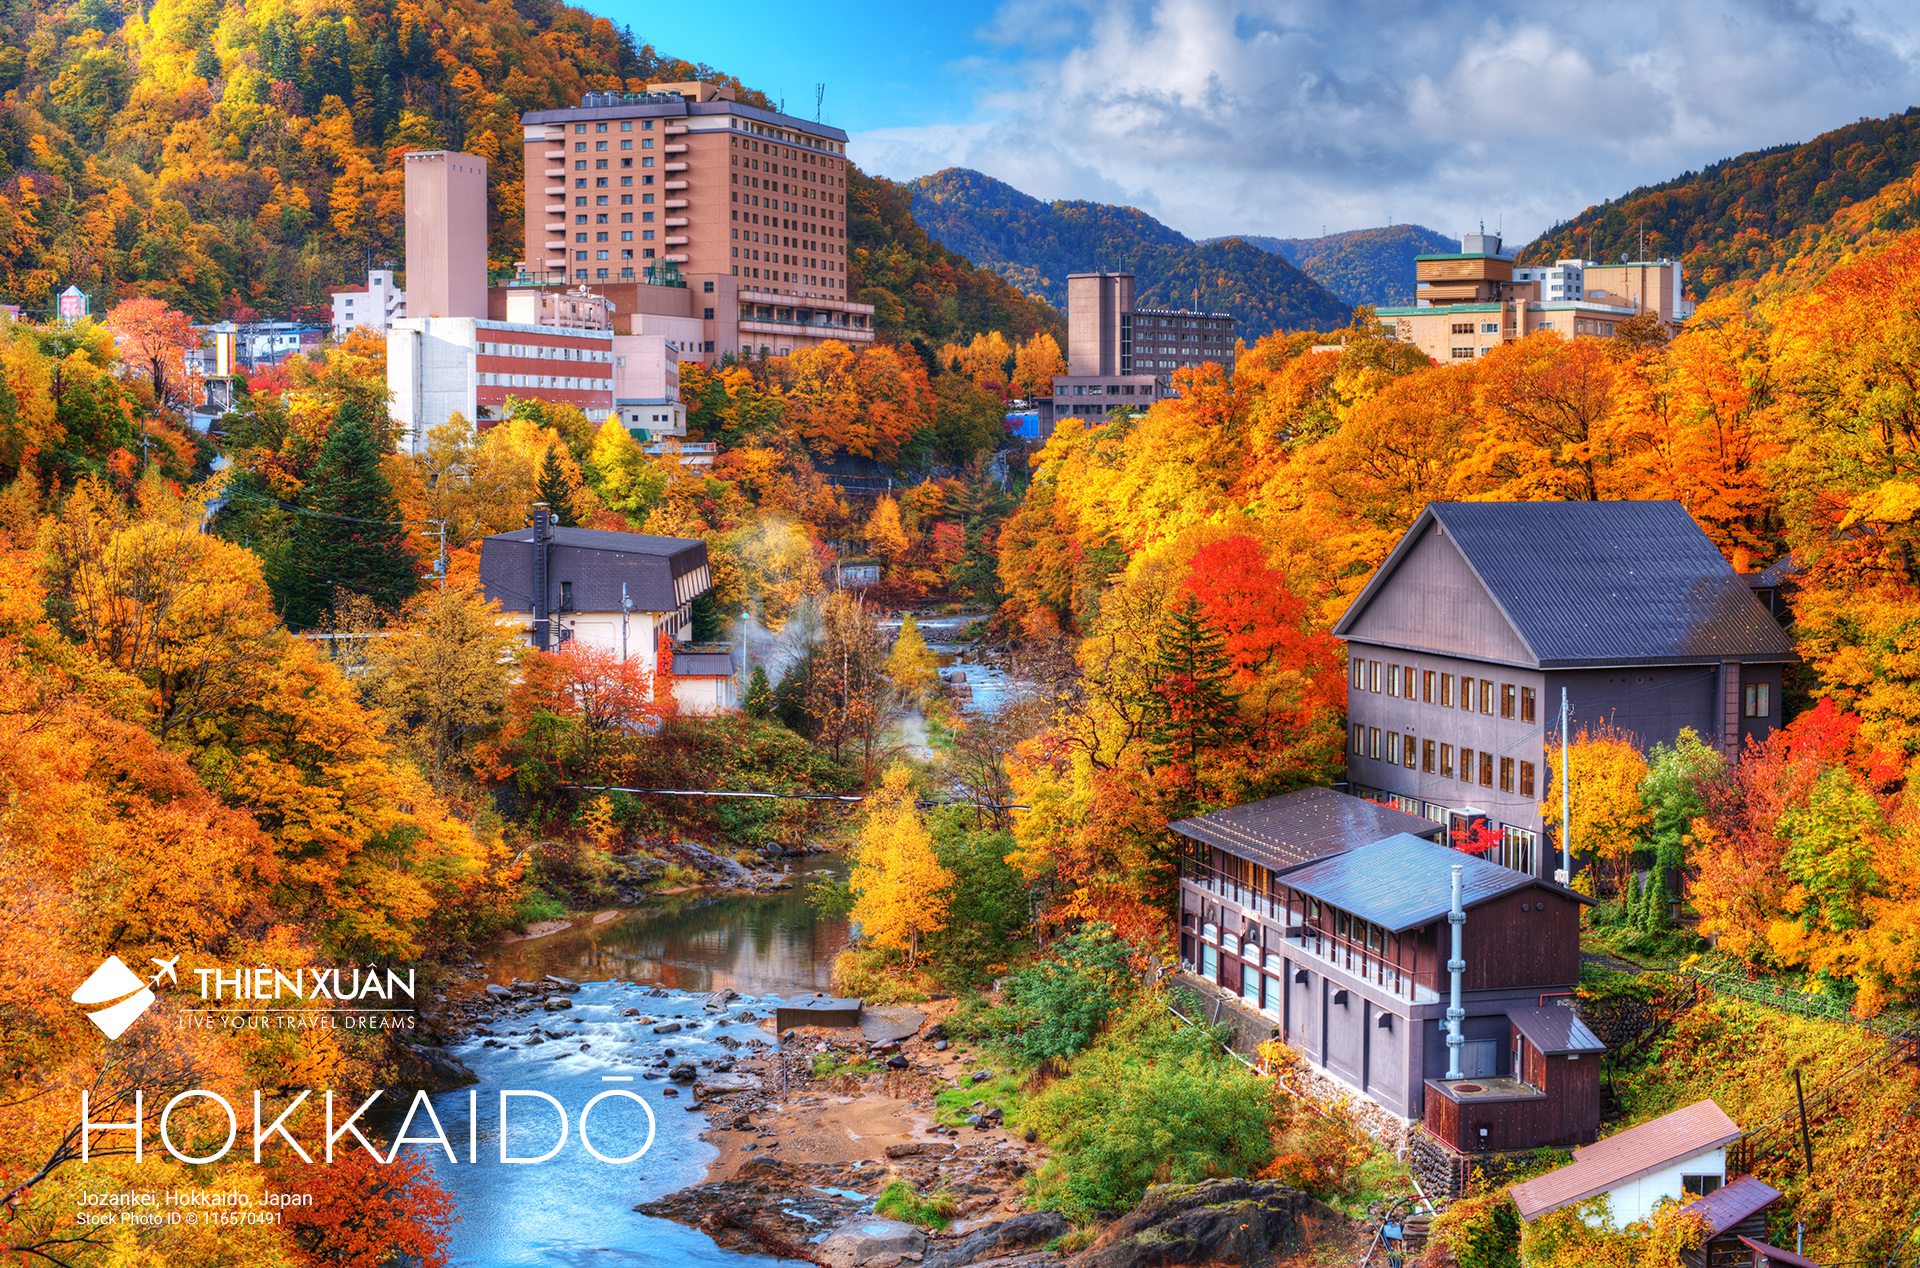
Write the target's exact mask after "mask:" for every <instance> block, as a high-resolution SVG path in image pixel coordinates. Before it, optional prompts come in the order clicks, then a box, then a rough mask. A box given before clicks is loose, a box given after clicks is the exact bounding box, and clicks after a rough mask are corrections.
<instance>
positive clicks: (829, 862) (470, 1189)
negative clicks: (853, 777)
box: [414, 855, 846, 1268]
mask: <svg viewBox="0 0 1920 1268" xmlns="http://www.w3.org/2000/svg"><path fill="white" fill-rule="evenodd" d="M844 870H845V864H844V861H843V860H842V859H840V858H839V857H838V856H835V855H823V856H820V857H818V858H814V859H809V860H807V862H806V864H805V866H803V867H802V868H800V869H796V873H795V876H794V880H795V882H796V884H795V887H794V888H793V889H791V890H784V891H781V892H779V893H776V894H769V895H765V896H758V897H756V896H749V895H729V896H712V895H705V894H682V895H675V896H670V897H666V898H661V899H656V900H654V901H652V902H649V903H648V904H647V905H646V906H645V907H641V908H635V909H632V910H629V911H623V912H621V913H619V914H618V915H617V916H616V917H615V918H614V919H611V920H607V921H603V922H602V923H600V924H598V925H590V926H588V927H587V928H585V929H576V930H570V931H567V932H564V933H559V934H555V935H553V936H552V937H548V938H541V939H537V940H534V941H530V942H518V943H512V944H509V945H507V946H505V947H501V948H498V949H496V950H495V951H494V952H493V953H492V954H491V956H490V963H489V966H488V967H489V977H490V978H491V980H493V981H497V982H503V983H504V982H507V981H509V980H511V979H512V978H514V977H516V976H518V977H521V978H529V979H531V978H538V977H540V976H541V975H543V974H547V973H553V974H557V975H559V976H561V977H570V978H573V979H574V980H576V981H580V982H586V983H589V985H587V986H586V987H585V988H584V989H582V990H581V991H580V992H579V993H578V994H576V995H574V996H573V997H572V998H573V1007H572V1008H569V1009H565V1010H562V1011H560V1012H557V1013H548V1012H545V1011H535V1012H531V1013H524V1014H504V1015H502V1016H501V1017H500V1018H499V1019H498V1020H496V1021H495V1022H493V1023H492V1025H491V1028H492V1029H493V1030H494V1031H495V1032H496V1033H495V1040H496V1042H501V1043H504V1045H505V1046H504V1047H498V1048H489V1047H486V1046H485V1040H486V1038H487V1037H486V1036H474V1037H473V1038H471V1039H469V1040H467V1041H466V1042H464V1043H462V1044H460V1045H458V1046H457V1047H455V1048H454V1054H455V1055H456V1056H458V1057H459V1058H460V1059H461V1060H462V1061H464V1062H466V1064H467V1066H468V1068H470V1069H471V1070H472V1071H473V1072H474V1073H475V1074H477V1075H479V1076H480V1083H479V1086H478V1089H477V1090H478V1092H479V1098H478V1103H479V1106H480V1116H479V1125H478V1128H477V1141H478V1148H479V1151H480V1157H481V1159H482V1161H481V1162H480V1163H479V1164H478V1165H471V1166H470V1165H465V1158H466V1150H465V1147H464V1145H465V1138H466V1128H465V1124H466V1122H467V1106H468V1104H469V1101H468V1092H467V1090H464V1089H463V1090H461V1091H457V1092H446V1093H442V1094H440V1095H438V1096H436V1097H434V1098H433V1102H434V1108H435V1110H436V1111H437V1112H438V1113H439V1115H440V1118H441V1121H442V1122H444V1123H446V1124H447V1125H448V1126H447V1130H448V1132H449V1133H450V1135H451V1136H452V1137H453V1138H454V1139H455V1141H456V1142H457V1143H458V1144H459V1146H460V1150H459V1152H460V1157H461V1160H462V1162H461V1164H460V1165H449V1164H448V1163H447V1162H446V1160H445V1158H444V1156H443V1155H442V1154H441V1153H440V1151H439V1150H438V1149H425V1150H421V1149H419V1148H418V1147H414V1148H415V1149H416V1152H419V1153H420V1154H421V1155H422V1156H423V1157H424V1158H425V1159H427V1160H428V1161H430V1162H431V1163H432V1164H433V1169H434V1174H435V1177H436V1178H437V1179H438V1180H439V1181H440V1183H441V1185H442V1186H443V1187H444V1188H445V1189H446V1190H447V1192H448V1194H449V1195H450V1196H451V1197H452V1198H453V1200H454V1206H455V1210H456V1212H457V1213H458V1215H459V1221H458V1222H457V1223H456V1224H455V1225H454V1228H453V1235H452V1242H453V1244H452V1247H451V1261H452V1262H453V1263H454V1264H458V1265H465V1266H469V1268H496V1266H503V1265H526V1266H528V1268H535V1266H538V1268H553V1266H556V1265H609V1266H611V1265H619V1266H620V1268H640V1266H647V1268H656V1266H657V1268H669V1266H670V1268H776V1265H779V1264H780V1263H781V1262H782V1261H779V1260H775V1259H771V1258H768V1257H766V1256H763V1255H741V1254H735V1253H732V1252H729V1251H723V1250H721V1249H720V1248H719V1247H718V1246H715V1245H714V1243H713V1240H712V1239H711V1238H709V1237H708V1236H707V1235H706V1234H704V1233H702V1232H700V1231H699V1230H697V1229H691V1228H687V1227H685V1226H683V1225H680V1224H675V1223H673V1222H671V1221H668V1220H658V1219H649V1218H647V1217H645V1216H642V1215H638V1214H636V1213H635V1212H634V1210H633V1206H634V1204H635V1203H637V1202H645V1201H650V1200H651V1199H653V1198H656V1197H660V1196H661V1195H663V1194H666V1193H671V1192H672V1191H674V1190H675V1189H679V1188H684V1187H685V1186H687V1185H689V1184H694V1183H697V1182H698V1181H699V1179H700V1177H701V1176H702V1175H703V1174H704V1172H705V1170H706V1166H707V1164H708V1163H709V1162H711V1161H712V1160H713V1158H714V1156H715V1153H716V1151H715V1150H714V1148H713V1146H711V1145H709V1144H707V1143H706V1142H705V1141H703V1140H701V1139H699V1134H700V1132H702V1131H704V1130H705V1128H706V1116H705V1115H703V1114H694V1113H689V1112H688V1111H687V1106H688V1105H689V1103H690V1102H691V1100H692V1097H691V1096H690V1095H689V1094H688V1093H687V1092H686V1091H685V1090H681V1091H680V1093H679V1095H678V1096H669V1095H668V1094H667V1090H668V1088H669V1087H671V1086H672V1085H670V1084H668V1083H667V1082H665V1081H664V1080H663V1079H661V1078H659V1077H658V1075H659V1073H660V1070H659V1069H658V1068H657V1067H655V1066H654V1064H653V1063H654V1062H656V1061H658V1060H660V1059H662V1058H664V1057H666V1054H667V1052H668V1050H672V1052H673V1054H674V1055H673V1057H671V1058H668V1059H669V1060H672V1061H681V1060H695V1061H697V1060H700V1059H702V1058H705V1059H707V1060H709V1061H716V1060H724V1059H725V1058H727V1057H729V1056H733V1055H735V1054H736V1053H741V1054H744V1050H743V1049H729V1048H727V1047H726V1046H725V1045H723V1044H721V1043H720V1042H718V1040H719V1039H720V1038H721V1037H723V1036H725V1037H727V1038H729V1039H730V1040H737V1041H740V1042H745V1041H747V1040H749V1039H753V1038H760V1039H767V1038H770V1035H769V1034H768V1032H767V1031H765V1030H762V1029H761V1028H760V1027H759V1026H758V1025H757V1024H756V1023H753V1022H745V1021H739V1020H736V1019H737V1018H738V1017H739V1016H740V1015H741V1013H742V1012H743V1010H748V1009H751V1010H753V1011H754V1012H756V1013H757V1014H758V1015H759V1016H761V1017H765V1016H767V1015H769V1014H771V1013H772V1011H773V1009H774V1007H775V1005H776V1004H777V1002H778V999H779V998H781V997H786V996H790V995H794V994H798V993H800V992H803V991H812V990H825V989H826V988H827V984H828V978H829V976H830V974H831V972H832V967H833V957H834V956H835V955H836V954H837V953H838V952H839V950H840V949H841V947H843V946H844V945H845V942H846V922H845V921H844V920H831V921H823V920H819V919H817V918H816V917H815V914H814V912H813V910H812V908H811V907H809V906H808V904H807V900H806V894H805V891H804V889H803V888H802V886H803V884H804V882H805V881H807V880H810V879H813V878H814V877H816V876H818V875H821V874H831V875H840V874H843V873H844ZM651 987H660V988H663V989H666V990H671V991H676V992H680V991H685V992H691V993H693V994H674V995H670V996H666V997H664V998H662V997H655V996H650V995H648V994H647V993H646V992H647V990H648V988H651ZM723 988H724V989H731V990H734V991H737V992H739V993H740V994H741V995H742V996H744V997H745V998H744V999H741V1000H736V1001H735V1002H734V1003H733V1004H732V1005H731V1006H730V1007H729V1008H728V1009H727V1010H726V1011H725V1012H724V1013H722V1014H718V1015H715V1014H709V1013H707V1012H706V1011H705V1009H704V1008H703V1007H702V1001H701V1000H700V999H698V998H696V996H697V995H698V994H699V993H704V992H708V991H717V990H721V989H723ZM629 1008H635V1009H639V1010H640V1011H641V1013H642V1014H643V1015H644V1016H645V1017H646V1018H647V1019H648V1020H645V1021H642V1020H640V1019H639V1018H633V1017H626V1016H623V1015H622V1014H623V1013H624V1011H625V1010H626V1009H629ZM669 1020H671V1021H677V1022H679V1023H680V1024H681V1025H682V1026H683V1029H681V1030H679V1031H677V1032H675V1033H672V1034H668V1035H657V1034H655V1033H654V1030H653V1027H654V1024H655V1022H662V1023H664V1022H667V1021H669ZM536 1027H537V1028H539V1029H540V1030H542V1031H543V1032H544V1034H543V1036H542V1042H540V1043H538V1044H533V1043H529V1042H528V1040H529V1039H530V1038H531V1037H532V1032H533V1031H534V1029H535V1028H536ZM649 1074H653V1075H654V1076H655V1077H653V1078H648V1077H647V1075H649ZM609 1075H612V1076H616V1077H622V1076H624V1078H625V1079H630V1080H631V1081H630V1082H627V1081H621V1082H607V1081H606V1079H607V1077H608V1076H609ZM503 1088H513V1089H528V1090H534V1091H540V1092H545V1093H546V1094H548V1095H550V1096H552V1097H554V1098H555V1099H556V1100H558V1101H559V1102H560V1104H561V1105H562V1106H563V1107H565V1109H566V1112H567V1114H568V1117H569V1119H570V1120H571V1122H572V1123H573V1124H574V1125H575V1126H576V1132H575V1134H574V1136H573V1137H572V1139H569V1141H568V1142H567V1144H566V1146H565V1147H564V1148H563V1149H562V1150H561V1152H560V1154H559V1155H558V1156H556V1157H555V1158H553V1159H552V1160H551V1161H549V1162H544V1163H540V1164H537V1165H529V1166H515V1165H510V1164H509V1165H502V1164H501V1163H500V1162H499V1161H498V1158H499V1135H498V1132H499V1122H498V1110H497V1107H498V1104H499V1099H500V1091H501V1089H503ZM611 1088H622V1089H627V1090H631V1091H632V1092H634V1093H636V1094H638V1095H639V1096H641V1097H642V1098H644V1099H645V1101H646V1103H647V1106H648V1108H650V1109H651V1110H652V1111H653V1119H654V1122H655V1123H656V1124H657V1126H656V1130H655V1137H654V1144H653V1146H652V1148H651V1149H649V1150H648V1152H647V1154H646V1155H645V1156H644V1157H642V1158H641V1159H640V1160H639V1161H638V1162H635V1163H632V1164H630V1165H626V1166H613V1165H609V1164H607V1163H603V1162H598V1161H596V1160H594V1159H593V1158H592V1157H591V1156H590V1155H588V1154H587V1153H585V1152H584V1151H583V1150H581V1148H580V1147H579V1142H578V1135H577V1124H578V1122H579V1116H580V1112H581V1110H582V1109H584V1108H585V1106H586V1104H587V1102H588V1101H589V1100H591V1099H592V1098H593V1097H594V1096H596V1095H598V1094H600V1093H602V1092H605V1091H607V1090H609V1089H611ZM522 1106H525V1108H524V1109H522ZM513 1115H514V1118H513V1133H512V1134H513V1141H512V1152H513V1153H514V1154H516V1155H536V1154H538V1153H540V1152H543V1151H544V1150H545V1148H546V1147H547V1145H548V1144H550V1143H551V1141H552V1139H553V1137H552V1135H551V1133H552V1131H553V1129H554V1128H553V1124H554V1123H555V1122H556V1121H557V1120H555V1119H554V1116H553V1113H552V1111H551V1109H549V1108H542V1107H541V1106H540V1104H538V1103H537V1102H535V1101H533V1100H523V1101H520V1102H518V1103H516V1104H515V1107H514V1110H513ZM523 1119H524V1120H525V1121H526V1123H527V1124H528V1126H527V1128H526V1129H525V1130H526V1131H527V1133H528V1134H527V1136H526V1138H525V1140H524V1141H523V1139H522V1131H523V1128H522V1126H521V1123H522V1121H523ZM456 1124H457V1126H456ZM645 1130H646V1119H645V1116H644V1114H642V1113H640V1112H639V1110H638V1107H636V1106H633V1105H632V1104H631V1102H627V1103H625V1104H621V1103H618V1102H610V1103H604V1104H603V1106H602V1107H601V1108H597V1109H595V1110H594V1118H593V1139H594V1144H595V1147H596V1148H598V1149H599V1150H600V1152H602V1153H604V1154H607V1155H609V1156H615V1157H617V1156H619V1155H621V1154H624V1153H627V1152H630V1151H631V1150H632V1149H634V1148H637V1147H638V1145H639V1142H640V1141H642V1140H644V1138H645ZM489 1158H491V1159H493V1161H487V1159H489Z"/></svg>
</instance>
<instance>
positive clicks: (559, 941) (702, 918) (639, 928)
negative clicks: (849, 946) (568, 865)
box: [488, 854, 847, 995]
mask: <svg viewBox="0 0 1920 1268" xmlns="http://www.w3.org/2000/svg"><path fill="white" fill-rule="evenodd" d="M845 870H846V865H845V861H844V859H842V858H841V856H839V855H833V854H828V855H820V856H818V857H815V858H811V859H808V860H806V862H805V863H804V864H803V865H802V866H801V867H799V868H796V869H795V871H794V875H793V877H792V879H793V881H794V887H793V888H792V889H788V890H782V891H780V892H778V893H774V894H767V895H753V894H728V895H712V894H701V893H692V894H675V895H669V896H667V897H665V898H657V899H654V900H653V901H651V902H649V903H648V904H647V905H646V906H645V907H636V908H632V909H629V910H626V911H622V912H619V913H617V914H616V915H615V916H613V918H612V919H609V920H606V921H603V922H601V923H599V924H589V925H587V926H586V927H584V928H576V929H571V930H567V931H565V932H563V933H557V934H554V935H552V936H550V937H546V938H538V939H535V940H533V941H530V942H514V943H509V944H507V945H506V946H504V947H500V948H497V949H495V950H494V951H493V952H492V953H491V954H490V955H489V957H488V968H489V970H490V972H489V980H490V981H495V982H501V983H506V982H509V981H511V980H512V979H513V978H515V977H520V978H523V979H526V980H529V981H531V980H534V979H537V978H539V977H541V976H543V975H544V974H548V973H553V974H557V975H559V976H560V977H570V978H573V979H574V980H576V981H581V982H587V981H608V980H618V981H627V982H640V983H643V984H645V985H647V986H659V987H663V988H665V989H667V990H674V991H693V992H703V991H717V990H723V989H726V990H735V991H738V992H740V993H741V994H742V995H760V994H765V993H767V992H775V993H779V992H786V993H797V992H800V991H824V990H826V989H827V985H828V979H829V978H830V977H831V975H832V972H833V957H834V956H835V955H837V954H839V952H840V950H841V949H842V948H843V947H845V946H846V941H847V922H846V921H845V920H821V919H820V918H819V917H818V916H817V915H816V914H815V912H814V911H813V909H812V907H811V906H809V905H808V903H807V895H806V884H807V882H808V881H811V880H813V879H816V878H818V877H820V876H826V875H834V876H839V875H843V874H844V873H845Z"/></svg>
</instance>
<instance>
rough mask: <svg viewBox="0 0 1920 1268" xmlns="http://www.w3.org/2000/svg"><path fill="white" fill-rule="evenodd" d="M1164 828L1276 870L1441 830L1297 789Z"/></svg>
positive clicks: (1341, 797) (1372, 806) (1384, 809)
mask: <svg viewBox="0 0 1920 1268" xmlns="http://www.w3.org/2000/svg"><path fill="white" fill-rule="evenodd" d="M1167 826H1168V827H1170V828H1172V829H1173V830H1174V831H1175V832H1178V833H1179V834H1180V835H1181V836H1185V837H1191V838H1193V839H1194V840H1195V841H1202V842H1205V843H1206V844H1208V845H1212V846H1218V847H1219V848H1220V849H1222V850H1225V851H1226V852H1227V853H1229V854H1233V855H1237V856H1239V857H1240V858H1243V859H1252V860H1253V861H1254V862H1256V863H1258V864H1260V865H1261V866H1262V867H1267V868H1271V869H1273V870H1274V871H1276V872H1280V871H1285V870H1286V869H1287V868H1290V867H1298V866H1300V865H1301V864H1302V863H1311V862H1313V860H1315V859H1318V858H1324V857H1326V856H1327V855H1329V854H1340V853H1344V852H1345V851H1347V850H1352V849H1357V848H1358V847H1360V846H1363V845H1372V844H1373V843H1374V842H1375V841H1381V840H1384V839H1386V838H1387V837H1390V836H1395V835H1398V834H1400V833H1403V832H1405V833H1411V834H1412V835H1414V836H1419V835H1421V834H1423V833H1429V832H1438V831H1441V829H1442V825H1440V824H1437V823H1431V822H1429V821H1428V820H1425V819H1422V818H1420V817H1419V816H1418V815H1410V814H1408V813H1407V812H1406V811H1404V810H1398V809H1396V808H1394V807H1392V806H1385V805H1381V804H1380V803H1379V802H1377V801H1368V800H1367V799H1366V798H1364V797H1350V796H1348V795H1347V794H1346V793H1342V792H1335V791H1334V790H1333V789H1331V788H1302V789H1301V790H1300V791H1298V792H1290V793H1281V794H1280V795H1279V796H1278V797H1268V798H1266V799H1265V800H1263V801H1254V802H1249V803H1248V804H1246V805H1244V806H1231V807H1229V808H1227V809H1225V810H1213V811H1209V812H1208V813H1206V814H1203V815H1195V816H1193V817H1192V818H1191V819H1181V820H1179V821H1178V822H1176V823H1170V824H1168V825H1167Z"/></svg>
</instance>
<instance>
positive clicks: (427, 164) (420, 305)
mask: <svg viewBox="0 0 1920 1268" xmlns="http://www.w3.org/2000/svg"><path fill="white" fill-rule="evenodd" d="M406 173H407V176H406V180H407V185H406V196H407V313H408V314H409V315H410V316H413V317H473V318H478V319H481V320H485V319H486V316H487V160H485V159H483V158H481V157H480V156H478V155H476V154H458V153H455V152H453V151H451V150H416V151H414V152H412V153H410V154H408V155H407V156H406Z"/></svg>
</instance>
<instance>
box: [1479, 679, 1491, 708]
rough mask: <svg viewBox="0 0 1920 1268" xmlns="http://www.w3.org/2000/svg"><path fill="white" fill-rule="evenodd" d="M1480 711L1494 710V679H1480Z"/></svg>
mask: <svg viewBox="0 0 1920 1268" xmlns="http://www.w3.org/2000/svg"><path fill="white" fill-rule="evenodd" d="M1480 712H1482V713H1492V712H1493V679H1491V678H1482V679H1481V680H1480Z"/></svg>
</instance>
